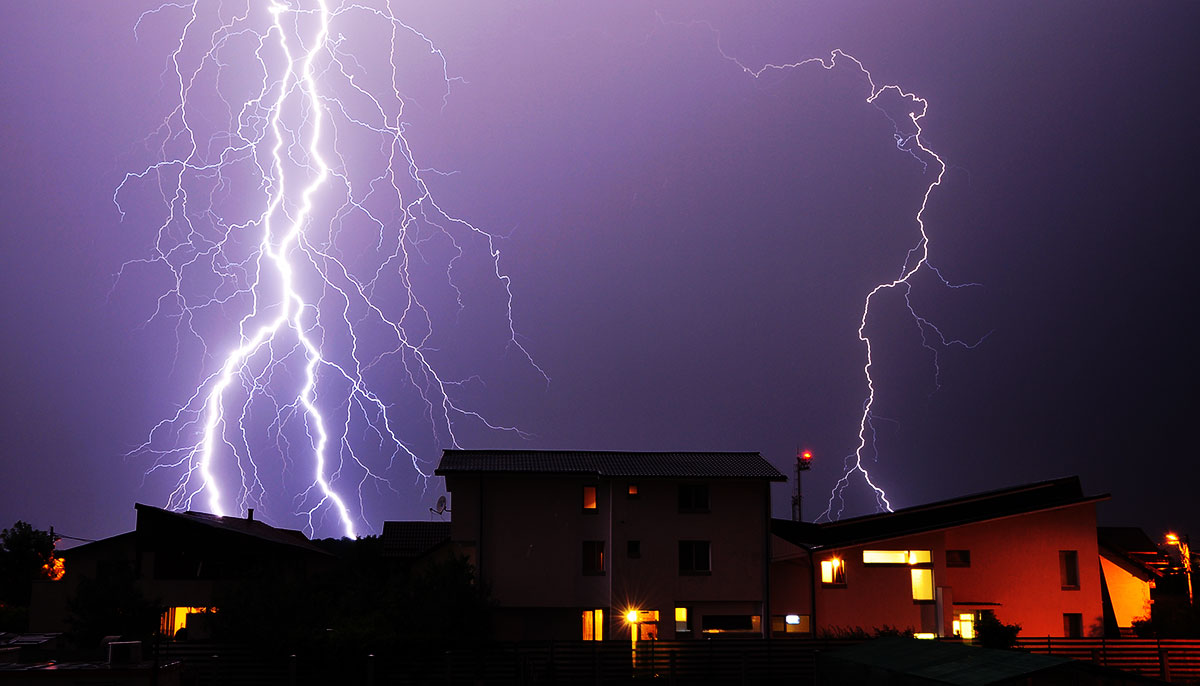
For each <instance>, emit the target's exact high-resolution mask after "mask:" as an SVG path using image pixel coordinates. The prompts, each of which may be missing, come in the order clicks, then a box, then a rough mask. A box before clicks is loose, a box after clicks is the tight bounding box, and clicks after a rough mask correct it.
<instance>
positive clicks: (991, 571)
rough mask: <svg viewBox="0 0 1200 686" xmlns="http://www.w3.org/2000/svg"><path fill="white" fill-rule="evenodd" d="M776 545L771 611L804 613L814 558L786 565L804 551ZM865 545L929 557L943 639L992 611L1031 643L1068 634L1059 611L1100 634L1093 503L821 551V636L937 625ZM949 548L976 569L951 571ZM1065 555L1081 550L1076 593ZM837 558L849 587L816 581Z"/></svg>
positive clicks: (893, 569)
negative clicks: (956, 623)
mask: <svg viewBox="0 0 1200 686" xmlns="http://www.w3.org/2000/svg"><path fill="white" fill-rule="evenodd" d="M774 548H775V553H774V555H775V557H776V560H775V562H773V564H772V574H773V579H772V588H773V589H775V590H774V592H773V597H774V599H775V603H774V605H775V612H776V614H778V613H780V612H784V611H788V612H796V613H798V614H804V613H806V612H807V611H808V609H809V608H811V605H812V603H811V601H810V600H809V599H808V596H807V594H808V593H809V592H810V590H809V585H808V584H809V581H808V579H809V571H808V561H807V559H806V558H804V557H802V556H801V557H793V558H792V559H787V558H788V557H789V556H795V555H796V554H797V553H798V552H799V551H800V549H799V548H796V547H795V546H790V547H789V544H787V543H785V542H783V541H782V540H780V539H778V538H775V539H774ZM866 549H870V550H929V551H931V553H932V563H933V564H932V568H933V583H934V586H935V587H940V588H941V590H942V594H943V598H944V603H943V605H942V607H941V615H942V618H943V622H944V624H943V627H944V633H945V634H946V635H950V634H951V633H952V624H951V622H952V620H953V617H954V616H955V615H957V614H959V613H966V612H974V611H977V610H992V611H993V612H995V614H996V617H997V618H998V619H999V620H1000V621H1002V622H1004V623H1006V624H1020V625H1021V627H1022V628H1021V633H1020V635H1021V636H1026V637H1029V636H1063V634H1064V629H1063V614H1064V613H1068V612H1070V613H1079V614H1081V615H1082V617H1083V632H1084V635H1085V636H1086V635H1101V634H1102V633H1103V618H1102V604H1101V595H1100V565H1099V564H1097V562H1096V560H1097V559H1098V555H1099V553H1098V550H1097V543H1096V515H1095V506H1094V504H1092V503H1084V504H1080V505H1072V506H1069V507H1064V508H1059V509H1055V510H1047V511H1043V512H1035V513H1030V514H1024V515H1017V516H1013V517H1007V518H1003V519H996V520H992V521H987V522H978V523H973V524H964V525H962V526H956V527H953V528H949V529H943V530H939V531H933V532H928V533H922V534H914V535H910V536H902V537H898V538H893V539H889V540H885V541H874V542H872V543H870V544H865V545H855V546H845V547H841V548H835V549H826V550H819V551H816V553H815V558H816V570H817V576H818V579H817V584H816V586H817V588H816V598H817V603H816V604H817V607H816V617H815V622H816V626H817V628H818V632H820V631H822V630H824V631H828V630H830V629H833V628H835V627H848V628H853V627H859V626H861V627H862V628H864V629H866V630H868V631H871V630H872V629H873V628H877V627H882V626H884V625H890V626H893V627H897V628H900V629H906V628H911V629H913V630H915V631H934V630H935V629H936V623H937V614H938V607H937V604H936V602H933V603H930V602H919V601H914V600H913V599H912V582H911V576H910V574H909V571H908V567H907V566H906V565H895V566H892V565H878V566H877V565H871V566H866V565H863V562H862V551H863V550H866ZM947 549H950V550H969V551H971V566H970V567H966V568H961V567H955V568H948V567H946V550H947ZM1060 550H1075V551H1077V552H1078V560H1079V590H1063V589H1062V584H1061V577H1060V571H1059V551H1060ZM801 555H802V553H801ZM832 556H837V557H840V558H842V559H843V560H844V562H845V564H846V586H845V588H824V587H822V586H821V584H820V579H819V577H820V560H823V559H827V558H829V557H832Z"/></svg>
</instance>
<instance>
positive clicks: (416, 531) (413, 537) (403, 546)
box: [380, 522, 450, 559]
mask: <svg viewBox="0 0 1200 686" xmlns="http://www.w3.org/2000/svg"><path fill="white" fill-rule="evenodd" d="M380 538H381V541H382V543H383V556H384V557H394V558H399V559H412V558H415V557H420V556H421V555H423V554H425V553H427V552H429V551H430V550H431V549H433V548H434V547H436V546H438V545H440V544H442V543H445V542H446V541H449V540H450V522H384V523H383V536H381V537H380Z"/></svg>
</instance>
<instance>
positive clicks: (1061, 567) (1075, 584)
mask: <svg viewBox="0 0 1200 686" xmlns="http://www.w3.org/2000/svg"><path fill="white" fill-rule="evenodd" d="M1058 571H1059V575H1060V576H1061V577H1062V588H1063V590H1064V591H1078V590H1079V551H1077V550H1060V551H1058Z"/></svg>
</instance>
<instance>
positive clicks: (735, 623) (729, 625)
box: [701, 615, 762, 634]
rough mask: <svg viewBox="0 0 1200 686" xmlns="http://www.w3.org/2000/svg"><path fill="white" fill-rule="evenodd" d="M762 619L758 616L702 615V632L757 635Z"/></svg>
mask: <svg viewBox="0 0 1200 686" xmlns="http://www.w3.org/2000/svg"><path fill="white" fill-rule="evenodd" d="M761 626H762V619H761V618H760V617H759V616H758V615H704V618H703V619H702V620H701V627H702V629H701V630H702V631H703V632H704V633H706V634H724V633H758V632H759V631H760V630H761Z"/></svg>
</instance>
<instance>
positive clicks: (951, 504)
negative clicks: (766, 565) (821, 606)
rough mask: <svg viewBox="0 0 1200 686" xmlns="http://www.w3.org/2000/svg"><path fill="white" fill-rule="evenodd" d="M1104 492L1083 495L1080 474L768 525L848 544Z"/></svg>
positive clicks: (784, 534) (811, 542) (819, 543)
mask: <svg viewBox="0 0 1200 686" xmlns="http://www.w3.org/2000/svg"><path fill="white" fill-rule="evenodd" d="M1108 497H1109V496H1108V495H1099V496H1085V495H1083V489H1082V488H1081V487H1080V485H1079V477H1076V476H1071V477H1066V478H1062V479H1054V480H1053V481H1042V482H1038V483H1033V484H1025V485H1022V486H1014V487H1011V488H1003V489H1000V490H996V491H988V492H986V493H976V494H973V495H968V496H963V497H961V498H953V499H951V500H942V501H940V502H936V503H929V504H927V505H917V506H915V507H906V508H903V509H900V510H896V511H895V512H884V513H880V514H874V515H867V516H865V517H854V518H852V519H842V520H838V521H835V522H828V523H822V524H810V523H808V522H793V521H789V520H785V519H776V520H772V522H771V531H772V533H774V534H776V535H777V536H779V537H780V538H783V539H784V540H787V541H790V542H792V543H796V544H798V545H804V546H808V547H831V546H842V545H853V544H855V543H866V542H868V541H879V540H883V539H887V538H893V537H895V536H904V535H907V534H914V533H920V532H922V531H934V530H937V529H944V528H947V527H951V526H957V525H960V524H969V523H972V522H982V521H987V520H989V519H999V518H1001V517H1007V516H1011V515H1017V514H1025V513H1027V512H1037V511H1039V510H1049V509H1053V508H1056V507H1063V506H1066V505H1077V504H1080V503H1087V502H1096V501H1099V500H1107V499H1108Z"/></svg>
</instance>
